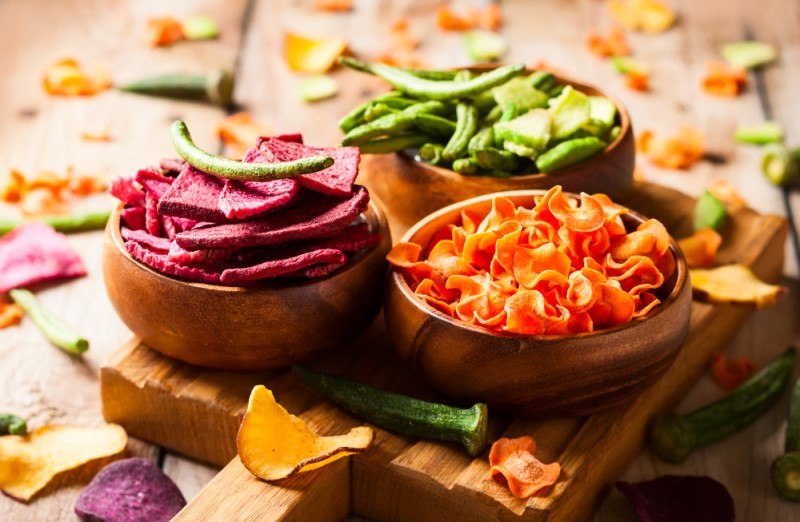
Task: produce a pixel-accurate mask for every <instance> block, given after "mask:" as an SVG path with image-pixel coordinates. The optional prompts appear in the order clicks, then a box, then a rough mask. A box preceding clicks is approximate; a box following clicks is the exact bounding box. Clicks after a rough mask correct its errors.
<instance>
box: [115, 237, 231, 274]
mask: <svg viewBox="0 0 800 522" xmlns="http://www.w3.org/2000/svg"><path fill="white" fill-rule="evenodd" d="M125 248H127V249H128V252H129V253H130V254H131V255H132V256H133V257H134V259H136V260H138V261H141V262H142V263H144V264H146V265H148V266H150V267H151V268H153V269H155V270H157V271H159V272H161V273H164V274H168V275H172V276H176V277H180V278H183V279H188V280H190V281H198V282H201V283H211V284H219V277H220V273H219V272H215V271H212V270H207V269H203V268H198V267H191V266H186V265H181V264H178V263H175V262H173V261H170V259H169V256H168V255H167V254H165V253H161V252H157V251H155V250H151V249H150V248H148V247H147V245H145V244H143V243H139V242H138V241H131V240H129V241H128V242H126V243H125Z"/></svg>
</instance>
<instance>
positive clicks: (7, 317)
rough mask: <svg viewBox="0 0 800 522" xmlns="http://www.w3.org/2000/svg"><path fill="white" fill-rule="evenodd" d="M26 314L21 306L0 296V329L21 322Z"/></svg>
mask: <svg viewBox="0 0 800 522" xmlns="http://www.w3.org/2000/svg"><path fill="white" fill-rule="evenodd" d="M24 315H25V312H24V311H23V310H22V307H21V306H19V305H18V304H16V303H7V302H6V301H5V299H3V298H0V330H2V329H3V328H8V327H9V326H14V325H15V324H19V322H20V321H22V316H24Z"/></svg>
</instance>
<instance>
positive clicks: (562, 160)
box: [536, 136, 606, 173]
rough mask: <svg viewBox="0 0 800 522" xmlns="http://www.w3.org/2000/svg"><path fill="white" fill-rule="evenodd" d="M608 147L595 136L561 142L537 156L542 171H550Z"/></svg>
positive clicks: (574, 162) (537, 164) (578, 161)
mask: <svg viewBox="0 0 800 522" xmlns="http://www.w3.org/2000/svg"><path fill="white" fill-rule="evenodd" d="M605 148H606V143H605V142H604V141H602V140H600V139H598V138H595V137H594V136H589V137H586V138H576V139H573V140H567V141H563V142H561V143H559V144H558V145H556V146H555V147H553V148H552V149H550V150H548V151H547V152H544V153H542V155H540V156H539V157H538V158H536V167H537V168H538V169H539V171H540V172H545V173H550V172H555V171H557V170H561V169H563V168H566V167H569V166H571V165H574V164H576V163H580V162H581V161H583V160H585V159H587V158H591V157H592V156H594V155H595V154H597V153H598V152H600V151H602V150H603V149H605Z"/></svg>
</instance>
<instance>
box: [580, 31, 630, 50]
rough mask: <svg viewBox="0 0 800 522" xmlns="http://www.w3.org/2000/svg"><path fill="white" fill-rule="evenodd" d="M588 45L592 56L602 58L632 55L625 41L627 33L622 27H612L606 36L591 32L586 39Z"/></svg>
mask: <svg viewBox="0 0 800 522" xmlns="http://www.w3.org/2000/svg"><path fill="white" fill-rule="evenodd" d="M586 45H588V46H589V51H591V52H592V54H594V55H595V56H599V57H600V58H609V57H612V56H628V55H629V54H631V48H630V47H628V42H627V40H625V33H624V32H623V31H622V29H621V28H620V27H612V28H611V29H610V30H609V31H608V32H607V33H606V34H605V36H602V35H600V34H598V33H596V32H595V31H592V32H590V33H589V36H588V37H587V38H586Z"/></svg>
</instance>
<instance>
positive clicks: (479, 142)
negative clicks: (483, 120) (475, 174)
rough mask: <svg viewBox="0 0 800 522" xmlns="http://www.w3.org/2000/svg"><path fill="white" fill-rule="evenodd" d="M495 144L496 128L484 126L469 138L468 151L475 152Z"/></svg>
mask: <svg viewBox="0 0 800 522" xmlns="http://www.w3.org/2000/svg"><path fill="white" fill-rule="evenodd" d="M493 144H494V129H493V128H492V127H484V128H482V129H481V130H479V131H478V132H476V133H475V135H474V136H473V137H472V138H471V139H470V140H469V143H468V144H467V152H468V153H470V154H474V153H475V152H476V151H478V150H480V149H486V148H489V147H491V146H492V145H493Z"/></svg>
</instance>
